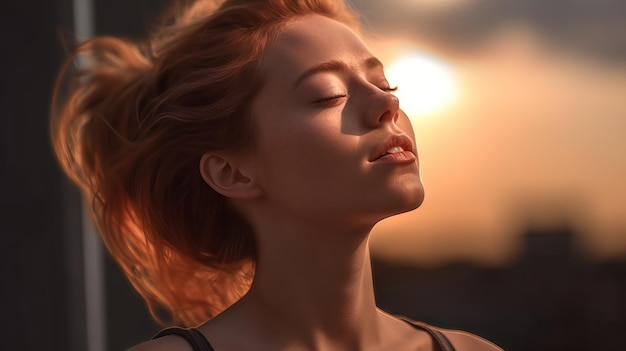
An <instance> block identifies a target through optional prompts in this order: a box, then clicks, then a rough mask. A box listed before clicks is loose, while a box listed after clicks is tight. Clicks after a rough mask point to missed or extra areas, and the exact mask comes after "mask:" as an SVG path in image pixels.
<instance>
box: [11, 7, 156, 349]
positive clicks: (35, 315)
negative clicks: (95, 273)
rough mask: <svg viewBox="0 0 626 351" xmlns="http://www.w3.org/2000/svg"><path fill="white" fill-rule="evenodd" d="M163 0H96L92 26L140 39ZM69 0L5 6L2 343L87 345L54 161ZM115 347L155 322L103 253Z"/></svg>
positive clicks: (70, 221)
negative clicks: (57, 87)
mask: <svg viewBox="0 0 626 351" xmlns="http://www.w3.org/2000/svg"><path fill="white" fill-rule="evenodd" d="M163 3H164V1H148V0H145V1H138V0H133V1H119V0H116V1H112V0H108V1H104V0H101V1H98V2H96V3H95V6H94V9H95V10H96V11H97V14H96V23H95V27H96V32H97V33H107V34H123V35H131V36H139V35H140V34H141V33H143V31H144V29H145V28H148V27H149V23H150V18H152V17H153V15H154V14H156V13H157V12H159V9H160V8H161V7H162V5H163ZM72 8H73V4H72V1H71V0H31V1H7V2H3V3H2V5H0V43H2V51H1V52H2V54H1V55H0V250H1V253H0V278H1V279H2V282H1V283H0V285H1V288H0V298H1V300H0V301H2V307H1V308H0V311H1V314H0V321H1V322H0V323H1V325H0V327H1V328H0V340H2V342H1V344H2V349H3V350H63V351H68V350H69V351H73V350H76V351H79V350H80V351H82V350H85V349H86V345H87V343H86V336H85V334H86V326H85V323H86V318H85V308H84V304H85V297H84V280H83V278H82V277H83V268H82V267H83V257H82V237H81V235H82V234H81V211H80V197H79V194H78V193H77V191H76V189H75V188H74V187H73V186H72V185H71V184H69V182H68V181H67V180H66V178H65V176H64V175H63V174H62V173H61V171H60V169H59V167H58V166H57V164H56V161H55V159H54V156H53V153H52V151H51V148H50V141H49V136H48V133H49V129H48V116H49V105H50V98H51V91H52V86H53V83H54V79H55V74H56V72H57V71H58V69H59V67H60V65H61V64H62V62H63V60H64V59H65V57H66V56H67V54H66V52H65V50H64V48H63V45H62V44H61V42H62V40H61V38H62V37H63V38H71V37H72V33H73V12H72ZM105 269H106V279H107V304H108V306H110V307H111V308H110V309H109V311H107V314H108V318H107V327H108V335H107V342H108V343H109V349H110V350H120V349H124V348H127V347H129V346H131V345H133V344H135V343H136V342H139V341H141V340H144V339H146V338H149V337H150V335H151V333H153V332H154V331H155V330H156V329H157V328H158V327H157V326H156V325H155V324H153V323H152V322H151V321H150V319H149V316H148V315H147V312H146V311H145V308H144V305H143V303H142V302H141V301H140V300H139V298H138V297H137V296H136V295H134V293H132V290H131V289H130V288H129V286H128V284H127V283H126V281H125V279H124V278H123V277H122V276H121V275H120V273H119V270H118V269H117V267H116V266H115V265H114V264H112V263H111V262H110V260H108V259H107V261H106V266H105Z"/></svg>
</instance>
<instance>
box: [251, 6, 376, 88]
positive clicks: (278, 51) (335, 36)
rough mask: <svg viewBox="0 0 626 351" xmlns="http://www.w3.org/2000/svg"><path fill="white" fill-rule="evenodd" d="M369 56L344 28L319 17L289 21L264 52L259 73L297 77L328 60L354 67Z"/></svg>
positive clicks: (347, 29) (313, 16) (359, 42)
mask: <svg viewBox="0 0 626 351" xmlns="http://www.w3.org/2000/svg"><path fill="white" fill-rule="evenodd" d="M371 56H372V55H371V53H370V52H369V50H368V49H367V47H366V46H365V45H364V43H363V41H362V40H361V39H360V38H359V37H358V36H357V35H356V33H355V32H354V31H353V30H351V29H350V28H349V27H347V26H346V25H344V24H342V23H340V22H337V21H335V20H332V19H330V18H327V17H323V16H320V15H308V16H303V17H300V18H297V19H295V20H292V21H291V22H289V23H288V24H286V25H285V27H284V28H283V31H282V32H281V33H280V34H279V35H278V36H277V37H276V38H275V40H273V41H272V42H271V43H270V44H269V45H268V46H267V48H266V49H265V52H264V54H263V58H262V61H261V69H262V71H263V72H264V73H265V75H266V78H268V79H270V80H272V79H273V78H275V77H276V76H280V77H283V78H287V77H292V78H293V76H296V75H299V74H300V73H302V72H304V71H305V70H306V69H308V68H310V67H311V66H314V65H316V64H320V63H323V62H328V61H331V60H338V61H343V62H345V63H346V64H347V65H348V66H351V65H354V66H357V65H358V63H360V62H362V61H363V60H364V59H366V58H368V57H371Z"/></svg>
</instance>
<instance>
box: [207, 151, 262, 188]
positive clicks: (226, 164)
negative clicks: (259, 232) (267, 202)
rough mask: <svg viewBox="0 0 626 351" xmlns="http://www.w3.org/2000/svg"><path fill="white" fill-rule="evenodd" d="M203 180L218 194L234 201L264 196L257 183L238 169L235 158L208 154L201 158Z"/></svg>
mask: <svg viewBox="0 0 626 351" xmlns="http://www.w3.org/2000/svg"><path fill="white" fill-rule="evenodd" d="M199 166H200V174H201V175H202V179H204V181H205V182H206V183H207V184H208V185H209V186H210V187H211V188H213V190H215V191H217V192H218V193H220V194H222V195H224V196H226V197H229V198H233V199H254V198H257V197H259V196H261V194H262V189H261V187H260V186H259V185H258V184H257V183H256V181H255V180H254V179H253V178H252V177H250V176H248V175H246V174H245V173H244V172H242V170H241V169H240V168H239V167H238V165H237V163H236V162H235V160H234V159H233V158H230V157H227V156H225V155H222V154H219V153H206V154H204V155H202V158H200V165H199Z"/></svg>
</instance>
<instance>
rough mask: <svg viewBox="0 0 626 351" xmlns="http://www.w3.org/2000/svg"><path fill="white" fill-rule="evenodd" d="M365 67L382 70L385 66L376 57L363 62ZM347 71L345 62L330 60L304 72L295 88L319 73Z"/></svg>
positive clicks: (294, 85)
mask: <svg viewBox="0 0 626 351" xmlns="http://www.w3.org/2000/svg"><path fill="white" fill-rule="evenodd" d="M363 66H365V67H366V68H369V69H371V68H376V67H380V68H382V67H383V64H382V62H380V60H379V59H377V58H376V57H374V56H371V57H368V58H367V59H365V60H364V61H363ZM345 70H348V65H347V64H346V63H345V62H343V61H340V60H330V61H326V62H322V63H320V64H318V65H315V66H313V67H311V68H309V69H307V70H306V71H304V73H302V75H300V77H298V79H297V80H296V82H295V83H294V84H293V87H294V88H295V87H296V86H298V84H300V83H302V81H303V80H305V79H307V78H309V77H311V76H314V75H316V74H319V73H324V72H339V71H345Z"/></svg>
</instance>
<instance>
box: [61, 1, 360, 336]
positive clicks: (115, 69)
mask: <svg viewBox="0 0 626 351" xmlns="http://www.w3.org/2000/svg"><path fill="white" fill-rule="evenodd" d="M168 14H169V17H168V20H167V21H166V22H164V24H163V25H162V26H161V27H160V28H158V29H157V30H156V31H155V33H154V34H153V35H152V36H151V37H150V38H149V39H148V40H145V41H141V42H130V41H125V40H122V39H119V38H113V37H95V38H93V39H90V40H88V41H86V42H83V43H82V44H80V45H79V46H78V48H77V49H76V51H75V52H74V53H73V55H72V56H71V57H70V58H69V59H68V60H67V62H66V64H65V65H64V67H63V68H62V70H61V73H60V75H59V79H58V81H57V85H56V87H55V93H54V101H53V111H54V112H53V114H52V119H51V135H52V143H53V146H54V150H55V152H56V155H57V157H58V159H59V162H60V163H61V165H62V167H63V169H64V170H65V172H66V173H67V174H68V176H69V177H70V178H71V179H72V180H73V181H74V182H75V183H76V184H78V185H79V186H80V188H81V190H82V192H83V194H84V195H85V196H86V197H87V198H88V199H89V201H90V202H91V204H92V207H91V214H92V217H93V218H94V220H95V223H96V225H97V227H98V230H99V232H100V234H101V236H102V238H103V240H104V242H105V244H106V246H107V248H108V250H109V252H110V253H111V255H112V256H113V258H114V259H115V260H116V261H117V262H118V263H119V265H120V266H121V268H122V270H123V271H124V273H125V274H126V276H127V277H128V279H129V280H130V282H131V283H132V285H133V286H134V288H135V289H136V290H137V291H138V293H139V294H140V295H141V296H142V297H143V298H144V300H145V301H146V303H147V304H148V307H149V309H150V312H151V313H152V315H153V317H154V318H155V319H156V320H158V321H159V322H162V320H161V319H160V318H159V317H158V316H157V313H158V312H159V311H160V310H163V309H164V310H165V311H167V312H169V315H170V317H171V318H170V319H171V320H170V321H168V322H169V323H180V324H183V325H187V326H192V325H196V324H198V323H201V322H203V321H205V320H206V319H208V318H211V317H213V316H215V315H216V314H218V313H220V312H221V311H222V310H224V309H225V308H227V307H228V306H230V305H231V304H232V303H234V302H235V301H236V300H237V299H239V298H240V297H241V296H242V295H243V294H244V293H245V292H246V291H247V289H248V288H249V284H250V282H251V280H252V277H253V274H254V262H255V256H256V250H255V241H254V233H253V232H252V229H251V228H250V226H249V224H248V223H247V222H246V220H245V218H243V217H242V216H241V215H240V214H239V213H238V212H237V211H235V210H234V208H233V207H232V206H231V205H230V203H229V201H228V199H227V198H225V197H223V196H222V195H220V194H218V193H217V192H215V191H214V190H213V189H212V188H211V187H210V186H208V185H207V184H206V183H205V182H204V181H203V179H202V177H201V175H200V173H199V169H198V168H199V161H200V158H201V156H202V155H203V154H204V153H205V152H206V151H208V150H215V149H232V148H245V147H247V146H249V145H250V141H251V140H252V139H253V137H254V133H253V130H254V128H253V123H252V122H251V119H250V111H249V106H250V102H251V101H252V99H253V98H254V96H255V94H256V92H257V91H258V90H259V89H260V87H261V85H262V81H263V79H262V77H261V73H260V72H259V68H258V67H259V61H260V59H261V56H262V54H263V50H264V48H265V46H266V45H267V43H268V42H270V41H271V40H272V39H273V38H274V37H275V36H276V35H277V33H279V31H280V28H282V25H283V24H284V23H286V22H287V21H289V20H290V19H293V18H295V17H298V16H302V15H307V14H320V15H323V16H327V17H330V18H333V19H336V20H338V21H341V22H343V23H347V24H349V25H353V26H354V24H355V21H354V17H353V16H352V14H351V13H350V12H349V11H348V10H347V9H346V7H345V5H343V3H342V2H341V1H336V0H227V1H224V2H223V3H221V4H219V3H216V2H207V1H196V2H193V3H191V4H190V5H189V6H186V7H185V8H184V9H182V10H180V9H172V10H171V11H169V12H168ZM76 60H79V61H78V62H79V63H80V65H79V67H78V68H77V69H76V70H75V71H73V72H70V68H71V66H72V65H73V63H74V62H75V61H76ZM70 74H71V76H70V77H69V78H70V79H69V88H68V89H69V90H67V89H63V87H64V85H63V83H64V82H66V81H68V79H67V77H68V76H69V75H70Z"/></svg>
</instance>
